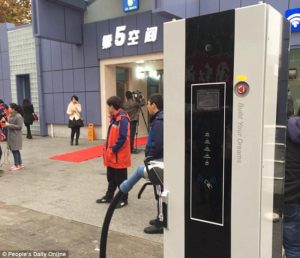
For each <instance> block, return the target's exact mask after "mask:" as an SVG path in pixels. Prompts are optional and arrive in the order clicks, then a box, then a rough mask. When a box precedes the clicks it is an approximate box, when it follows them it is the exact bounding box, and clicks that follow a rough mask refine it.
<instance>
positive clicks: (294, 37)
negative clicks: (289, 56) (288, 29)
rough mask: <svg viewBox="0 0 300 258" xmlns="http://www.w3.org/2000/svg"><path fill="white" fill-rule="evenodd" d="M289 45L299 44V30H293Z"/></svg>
mask: <svg viewBox="0 0 300 258" xmlns="http://www.w3.org/2000/svg"><path fill="white" fill-rule="evenodd" d="M290 45H291V46H298V47H299V46H300V32H293V33H292V36H291V38H290Z"/></svg>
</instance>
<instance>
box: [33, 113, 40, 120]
mask: <svg viewBox="0 0 300 258" xmlns="http://www.w3.org/2000/svg"><path fill="white" fill-rule="evenodd" d="M32 120H33V121H38V120H39V117H38V116H37V114H35V113H32Z"/></svg>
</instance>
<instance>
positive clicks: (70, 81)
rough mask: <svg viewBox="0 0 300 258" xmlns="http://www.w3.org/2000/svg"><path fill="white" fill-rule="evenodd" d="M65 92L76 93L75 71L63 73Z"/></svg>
mask: <svg viewBox="0 0 300 258" xmlns="http://www.w3.org/2000/svg"><path fill="white" fill-rule="evenodd" d="M63 91H64V92H74V77H73V70H64V71H63Z"/></svg>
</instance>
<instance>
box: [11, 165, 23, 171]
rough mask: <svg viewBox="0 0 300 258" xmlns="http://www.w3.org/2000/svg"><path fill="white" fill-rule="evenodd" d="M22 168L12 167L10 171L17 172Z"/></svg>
mask: <svg viewBox="0 0 300 258" xmlns="http://www.w3.org/2000/svg"><path fill="white" fill-rule="evenodd" d="M19 169H20V168H19V167H18V166H12V167H11V168H10V169H9V170H10V171H15V170H19Z"/></svg>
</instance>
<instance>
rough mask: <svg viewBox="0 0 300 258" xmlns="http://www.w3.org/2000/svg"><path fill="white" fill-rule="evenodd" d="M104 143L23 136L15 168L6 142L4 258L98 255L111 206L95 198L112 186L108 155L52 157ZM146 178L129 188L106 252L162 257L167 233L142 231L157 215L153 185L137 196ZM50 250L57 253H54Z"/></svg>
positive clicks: (1, 194) (0, 211) (0, 193)
mask: <svg viewBox="0 0 300 258" xmlns="http://www.w3.org/2000/svg"><path fill="white" fill-rule="evenodd" d="M100 144H101V142H100V141H92V142H91V141H87V140H85V139H81V140H80V143H79V146H70V145H69V139H67V138H51V137H37V136H36V137H34V138H33V139H32V140H28V139H24V140H23V150H22V151H21V155H22V159H23V163H24V165H25V168H24V169H21V170H18V171H14V172H10V171H8V168H9V167H10V166H11V165H12V161H13V158H12V155H11V153H9V152H8V151H5V148H6V147H5V143H1V146H2V150H4V152H5V157H3V158H2V160H1V162H2V163H1V167H0V169H2V170H3V171H2V172H1V173H0V258H1V257H5V256H3V252H5V251H11V250H15V251H20V250H27V251H28V252H29V251H31V252H35V253H34V254H35V256H33V255H32V256H31V257H48V256H42V254H47V252H46V251H49V250H50V251H66V252H68V255H69V257H70V258H94V257H99V238H100V232H101V227H102V223H103V220H104V217H105V214H106V211H107V208H108V205H107V204H96V203H95V200H96V199H97V198H100V197H102V196H103V195H104V193H105V191H106V188H107V181H106V169H105V167H104V166H103V160H102V158H96V159H92V160H88V161H84V162H81V163H72V162H65V161H57V160H52V159H49V157H51V156H54V155H57V154H62V153H66V152H71V151H76V150H80V149H84V148H88V147H92V146H97V145H100ZM143 157H144V154H143V152H141V153H139V154H134V155H132V167H131V168H129V170H128V171H129V174H130V173H132V172H133V171H134V168H135V167H136V166H137V165H138V164H142V162H143ZM144 182H145V181H142V180H141V181H140V182H139V183H138V184H137V185H136V186H135V187H134V188H133V189H132V191H131V192H130V193H129V205H128V206H125V207H124V208H122V209H118V210H116V211H115V213H114V216H113V219H112V221H111V224H110V233H109V238H108V250H107V257H115V258H119V257H122V258H123V257H124V258H127V257H128V258H141V257H145V258H147V257H149V258H150V257H158V258H160V257H163V235H147V234H145V233H144V232H143V229H144V227H145V226H148V222H149V220H150V219H153V218H154V217H155V216H156V203H155V200H154V195H153V188H151V187H148V188H147V189H146V190H145V192H144V194H143V196H142V198H141V199H140V200H138V199H137V194H138V191H139V190H140V188H141V186H142V185H143V183H144ZM38 251H39V252H38ZM43 252H44V253H43ZM31 254H33V253H31ZM56 254H57V253H56ZM4 255H5V253H4ZM6 255H7V253H6ZM11 255H13V253H12V254H11ZM39 255H40V256H39ZM48 255H49V257H51V256H52V257H53V253H49V254H48ZM6 257H9V256H8V255H7V256H6ZM11 257H13V256H11ZM14 257H16V256H14ZM61 257H65V256H61Z"/></svg>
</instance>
